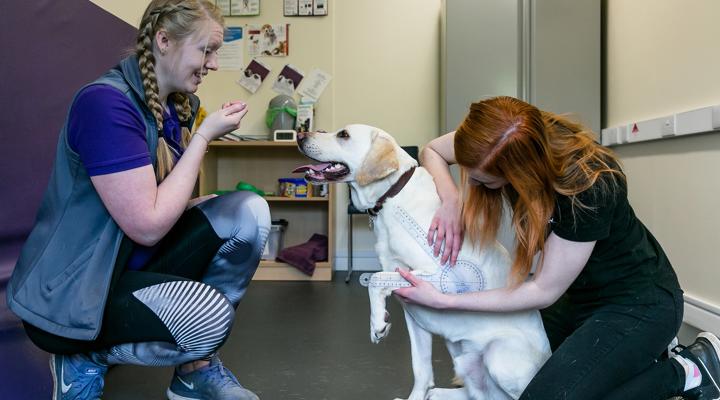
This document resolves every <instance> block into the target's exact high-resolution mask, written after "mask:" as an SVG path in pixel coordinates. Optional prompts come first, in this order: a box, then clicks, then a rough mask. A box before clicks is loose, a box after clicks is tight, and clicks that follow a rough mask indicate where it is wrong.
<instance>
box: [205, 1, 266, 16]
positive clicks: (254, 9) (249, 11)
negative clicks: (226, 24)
mask: <svg viewBox="0 0 720 400" xmlns="http://www.w3.org/2000/svg"><path fill="white" fill-rule="evenodd" d="M215 5H216V6H217V7H218V8H219V9H220V11H221V12H222V15H223V16H225V17H243V16H252V15H260V0H215Z"/></svg>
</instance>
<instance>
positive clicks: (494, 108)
mask: <svg viewBox="0 0 720 400" xmlns="http://www.w3.org/2000/svg"><path fill="white" fill-rule="evenodd" d="M454 147H455V157H456V159H457V162H458V164H459V165H460V166H461V168H462V179H463V192H464V204H463V222H464V225H465V230H466V232H467V233H468V235H469V237H470V240H472V241H473V243H481V244H482V243H489V242H490V241H494V240H495V237H496V234H497V232H498V228H499V226H500V220H501V217H502V211H503V198H504V199H505V200H507V201H508V202H509V204H510V205H511V207H512V210H513V217H512V225H513V228H514V230H515V234H516V238H517V249H516V254H515V259H514V261H513V265H512V269H511V274H510V275H511V276H510V280H511V282H510V284H511V285H513V286H515V285H519V284H520V283H522V282H523V281H524V280H525V279H526V278H527V276H528V274H529V272H530V269H531V267H532V261H533V257H534V255H535V254H536V253H538V252H541V251H542V249H543V247H544V245H545V237H546V235H547V232H548V220H549V219H550V217H551V216H552V214H553V211H554V208H555V196H556V194H557V193H559V194H562V195H565V196H570V197H572V198H573V204H575V203H577V205H579V206H581V207H584V205H582V204H580V203H579V202H577V201H576V200H575V197H574V196H575V195H577V194H578V193H580V192H582V191H584V190H586V189H588V188H589V187H590V186H592V185H593V184H595V182H596V181H597V179H598V177H599V176H600V174H602V173H603V172H611V174H610V176H612V177H613V179H611V180H610V182H615V180H614V177H615V176H616V175H618V176H620V177H622V176H623V175H622V172H621V171H620V170H619V161H618V160H617V157H616V156H615V155H614V154H613V153H612V152H610V150H608V149H607V148H604V147H602V146H600V145H599V144H598V143H597V142H596V141H595V137H594V135H593V134H592V133H591V132H590V131H588V130H587V129H585V128H584V127H583V126H582V125H580V124H577V123H575V122H572V121H570V120H569V119H567V118H565V117H562V116H559V115H555V114H552V113H548V112H543V111H540V110H539V109H537V108H536V107H534V106H532V105H530V104H528V103H525V102H523V101H521V100H518V99H515V98H512V97H495V98H491V99H487V100H483V101H480V102H477V103H473V104H472V105H471V106H470V112H469V113H468V115H467V116H466V118H465V120H464V121H463V122H462V123H461V124H460V126H459V127H458V129H457V130H456V132H455V143H454ZM475 168H478V169H480V170H481V171H483V172H484V173H487V174H490V175H494V176H497V177H502V178H504V179H506V180H507V181H508V185H505V186H504V187H503V188H501V189H489V188H487V187H485V186H483V185H471V184H470V183H469V179H468V172H467V170H468V169H475ZM599 182H600V183H603V184H604V182H605V180H600V181H599ZM604 189H605V190H608V189H609V188H604Z"/></svg>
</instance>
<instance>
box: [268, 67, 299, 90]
mask: <svg viewBox="0 0 720 400" xmlns="http://www.w3.org/2000/svg"><path fill="white" fill-rule="evenodd" d="M303 76H304V74H303V73H302V71H300V70H299V69H297V68H296V67H294V66H293V65H291V64H287V65H285V67H283V69H282V71H280V74H279V75H278V77H277V79H276V80H275V83H274V84H273V87H272V89H273V90H274V91H275V92H277V93H280V94H285V95H288V96H292V95H293V93H295V89H297V87H298V86H299V85H300V81H302V79H303Z"/></svg>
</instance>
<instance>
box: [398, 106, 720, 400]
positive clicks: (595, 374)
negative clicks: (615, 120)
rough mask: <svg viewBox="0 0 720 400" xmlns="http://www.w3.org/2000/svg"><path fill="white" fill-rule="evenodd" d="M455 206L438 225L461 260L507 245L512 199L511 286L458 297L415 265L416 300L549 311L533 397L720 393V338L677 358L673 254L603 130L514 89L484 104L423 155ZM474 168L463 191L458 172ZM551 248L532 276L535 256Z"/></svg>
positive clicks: (446, 254) (451, 255)
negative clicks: (643, 211) (602, 140)
mask: <svg viewBox="0 0 720 400" xmlns="http://www.w3.org/2000/svg"><path fill="white" fill-rule="evenodd" d="M421 159H422V162H423V166H424V167H425V168H427V169H428V170H429V171H430V173H431V174H432V175H433V177H434V178H435V181H436V183H437V190H438V193H439V195H440V197H441V199H442V201H443V206H442V208H441V209H440V210H439V211H438V212H437V214H436V216H435V218H434V220H433V224H432V225H431V227H430V232H429V235H428V241H429V242H430V243H431V244H434V248H435V254H436V255H438V253H439V252H440V250H441V245H442V243H443V242H444V243H445V247H444V248H445V251H443V256H442V261H443V262H445V261H447V260H448V259H450V261H451V263H454V262H455V260H456V258H457V253H458V249H459V248H460V243H461V242H462V239H463V229H462V227H464V229H465V231H466V232H467V234H468V236H469V239H470V240H472V241H473V242H474V243H477V244H478V245H480V246H482V244H483V243H486V242H488V241H490V240H495V237H496V234H497V232H498V229H499V227H500V221H501V217H502V212H503V207H504V204H507V205H508V207H509V208H511V209H512V226H513V229H514V232H515V235H516V245H517V246H516V250H515V254H514V261H513V265H512V271H511V279H512V280H511V282H509V285H508V286H507V287H506V288H502V289H494V290H488V291H483V292H474V293H465V294H462V295H447V294H443V293H440V292H439V291H437V290H436V289H435V288H434V287H433V286H432V285H431V284H429V283H427V282H424V281H421V280H418V279H417V278H415V277H414V276H413V275H411V274H409V273H408V272H407V271H404V270H401V271H400V272H401V274H402V275H403V276H404V277H405V278H406V279H407V280H408V281H410V282H411V283H413V287H410V288H403V289H398V290H396V291H395V293H396V294H397V295H399V296H400V297H401V298H402V299H404V300H405V301H409V302H414V303H419V304H424V305H427V306H430V307H435V308H439V309H443V308H444V309H455V310H471V311H483V312H512V311H519V310H527V309H542V311H541V313H542V316H543V322H544V325H545V329H546V331H547V334H548V338H549V339H550V344H551V347H552V349H553V355H552V357H551V358H550V359H549V360H548V361H547V363H546V364H545V365H544V366H543V367H542V369H541V370H540V371H539V372H538V374H537V375H536V376H535V378H534V379H533V380H532V382H530V384H529V385H528V387H527V388H526V389H525V392H524V393H523V395H522V396H521V399H560V398H562V399H582V400H592V399H658V400H665V399H667V398H668V397H671V396H673V395H684V396H686V398H697V399H718V398H720V389H718V386H717V384H718V382H719V379H720V360H719V358H718V353H719V352H720V341H718V339H717V337H715V336H714V335H713V334H711V333H706V332H703V333H701V334H700V335H699V336H698V337H697V339H696V340H695V342H694V343H693V344H691V345H690V346H688V347H682V346H679V347H677V348H676V349H675V350H674V351H672V352H671V353H670V354H669V355H670V357H669V358H665V357H663V353H664V352H665V351H666V349H667V346H668V344H669V343H670V342H671V340H672V339H673V338H674V337H675V335H676V334H677V332H678V329H679V327H680V324H681V323H682V314H683V297H682V290H681V289H680V286H679V284H678V281H677V277H676V276H675V272H674V271H673V268H672V266H671V265H670V262H669V261H668V259H667V257H666V256H665V253H664V252H663V250H662V248H661V247H660V245H659V244H658V242H657V241H656V240H655V238H654V237H653V236H652V234H650V232H649V231H648V230H647V228H646V227H645V226H644V225H643V224H642V223H641V222H640V220H639V219H638V218H637V217H636V216H635V213H634V212H633V209H632V207H631V206H630V204H629V203H628V198H627V187H626V180H625V175H624V174H623V172H622V170H621V168H620V163H619V161H618V159H617V157H616V156H615V155H614V154H613V153H612V152H610V151H609V150H608V149H607V148H604V147H602V146H601V145H599V144H597V143H596V142H595V140H594V137H593V135H592V133H591V132H589V131H587V130H586V129H585V128H584V127H582V126H581V125H579V124H576V123H574V122H571V121H569V120H568V119H566V118H564V117H561V116H558V115H554V114H552V113H548V112H543V111H540V110H538V109H537V108H536V107H534V106H532V105H530V104H527V103H525V102H523V101H520V100H518V99H515V98H511V97H496V98H491V99H488V100H484V101H480V102H477V103H474V104H472V106H471V107H470V112H469V114H468V115H467V117H466V118H465V120H464V121H463V122H462V124H461V125H460V126H459V127H458V129H457V131H455V132H452V133H448V134H446V135H444V136H441V137H439V138H437V139H435V140H433V141H431V142H430V143H429V145H428V146H427V147H426V148H425V149H424V150H423V152H422V156H421ZM454 163H457V164H459V165H460V166H461V171H462V177H463V179H462V180H463V182H464V183H463V188H462V192H463V195H462V199H461V196H460V195H459V194H458V190H457V188H456V187H455V184H454V183H453V180H452V178H451V176H450V174H449V172H448V165H449V164H454ZM538 253H539V254H540V258H539V262H538V266H537V268H536V271H535V273H534V274H533V275H532V276H530V271H531V267H532V264H533V257H534V256H535V255H536V254H538Z"/></svg>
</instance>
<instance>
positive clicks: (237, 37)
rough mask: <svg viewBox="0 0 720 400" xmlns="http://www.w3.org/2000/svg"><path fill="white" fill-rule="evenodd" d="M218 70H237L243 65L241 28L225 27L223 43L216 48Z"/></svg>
mask: <svg viewBox="0 0 720 400" xmlns="http://www.w3.org/2000/svg"><path fill="white" fill-rule="evenodd" d="M218 64H219V66H218V69H219V70H220V71H239V70H241V69H242V66H243V28H241V27H239V26H229V27H227V28H226V29H225V37H224V38H223V45H222V47H220V50H218Z"/></svg>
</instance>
